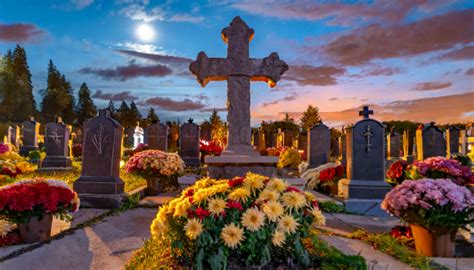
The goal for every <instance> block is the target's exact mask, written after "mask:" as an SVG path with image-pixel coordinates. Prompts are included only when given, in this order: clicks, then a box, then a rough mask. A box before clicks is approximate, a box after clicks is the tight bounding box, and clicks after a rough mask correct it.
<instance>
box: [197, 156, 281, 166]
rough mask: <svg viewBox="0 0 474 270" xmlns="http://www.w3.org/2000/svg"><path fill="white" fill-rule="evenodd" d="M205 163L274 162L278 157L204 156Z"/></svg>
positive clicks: (276, 161)
mask: <svg viewBox="0 0 474 270" xmlns="http://www.w3.org/2000/svg"><path fill="white" fill-rule="evenodd" d="M205 163H206V164H275V165H276V163H278V157H272V156H244V155H233V156H206V158H205Z"/></svg>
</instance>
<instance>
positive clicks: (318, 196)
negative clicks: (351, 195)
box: [306, 189, 343, 205]
mask: <svg viewBox="0 0 474 270" xmlns="http://www.w3.org/2000/svg"><path fill="white" fill-rule="evenodd" d="M306 191H309V192H311V193H312V194H313V195H314V196H315V197H316V199H317V200H318V202H319V201H323V202H333V203H335V204H337V205H343V203H342V202H340V201H338V200H335V199H334V198H331V197H329V196H327V195H324V194H322V193H319V192H317V191H315V190H312V189H307V190H306Z"/></svg>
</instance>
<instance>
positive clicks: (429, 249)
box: [410, 224, 456, 257]
mask: <svg viewBox="0 0 474 270" xmlns="http://www.w3.org/2000/svg"><path fill="white" fill-rule="evenodd" d="M410 227H411V230H412V233H413V238H414V239H415V247H416V251H417V252H418V253H421V254H423V255H425V256H429V257H453V256H454V240H455V237H456V231H454V232H451V233H447V234H444V235H441V236H436V235H433V234H432V233H431V232H430V231H428V230H427V229H425V228H423V227H421V226H418V225H414V224H411V225H410Z"/></svg>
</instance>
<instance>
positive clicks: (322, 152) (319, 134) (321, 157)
mask: <svg viewBox="0 0 474 270" xmlns="http://www.w3.org/2000/svg"><path fill="white" fill-rule="evenodd" d="M330 149H331V134H330V132H329V128H328V127H327V126H326V125H324V124H323V123H319V124H317V125H315V126H313V127H312V128H310V129H308V151H307V154H308V164H309V166H308V167H309V168H316V167H318V166H320V165H323V164H326V163H328V162H329V152H330Z"/></svg>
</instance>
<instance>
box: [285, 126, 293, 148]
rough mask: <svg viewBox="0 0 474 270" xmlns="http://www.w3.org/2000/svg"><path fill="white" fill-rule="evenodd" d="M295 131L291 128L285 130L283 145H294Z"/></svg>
mask: <svg viewBox="0 0 474 270" xmlns="http://www.w3.org/2000/svg"><path fill="white" fill-rule="evenodd" d="M293 141H294V139H293V132H292V131H291V130H285V132H283V146H285V147H293Z"/></svg>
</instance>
